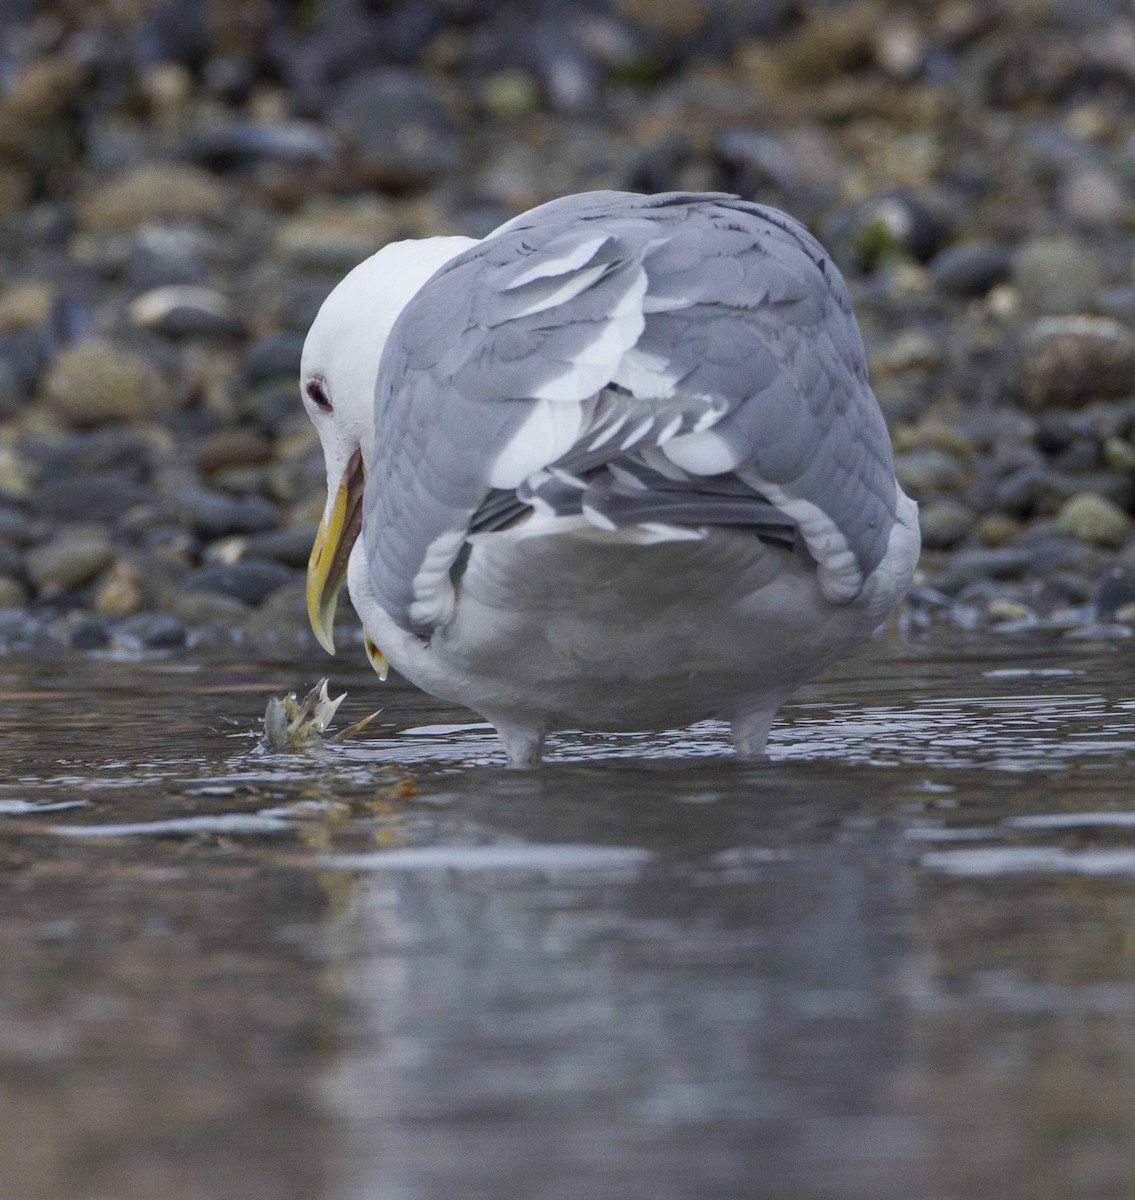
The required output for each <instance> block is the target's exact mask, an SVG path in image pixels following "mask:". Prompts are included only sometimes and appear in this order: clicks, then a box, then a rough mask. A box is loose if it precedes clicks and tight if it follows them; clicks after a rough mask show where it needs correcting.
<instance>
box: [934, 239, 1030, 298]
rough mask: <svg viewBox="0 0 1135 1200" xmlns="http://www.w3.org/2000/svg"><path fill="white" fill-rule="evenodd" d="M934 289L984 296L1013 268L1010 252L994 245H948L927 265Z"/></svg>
mask: <svg viewBox="0 0 1135 1200" xmlns="http://www.w3.org/2000/svg"><path fill="white" fill-rule="evenodd" d="M929 269H930V278H931V280H932V281H933V283H934V286H935V287H936V288H937V289H938V290H939V291H940V292H945V293H946V294H947V295H950V296H964V297H972V296H984V295H985V294H986V293H987V292H989V291H990V290H991V289H993V288H995V287H996V286H997V285H998V284H1001V283H1005V282H1006V281H1007V280H1008V279H1009V277H1010V275H1011V274H1012V269H1013V255H1012V251H1011V250H1010V249H1009V248H1008V247H1007V246H1002V245H998V244H997V243H995V242H966V243H963V244H961V245H958V246H948V247H947V248H946V249H945V250H943V251H942V252H941V253H940V254H936V255H935V256H934V258H933V259H932V260H931V262H930V268H929Z"/></svg>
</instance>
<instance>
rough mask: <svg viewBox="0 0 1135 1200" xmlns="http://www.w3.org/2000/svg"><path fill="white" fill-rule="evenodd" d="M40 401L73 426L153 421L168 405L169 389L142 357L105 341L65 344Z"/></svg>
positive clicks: (48, 376) (49, 373)
mask: <svg viewBox="0 0 1135 1200" xmlns="http://www.w3.org/2000/svg"><path fill="white" fill-rule="evenodd" d="M42 399H43V401H44V403H45V404H46V405H47V406H48V407H49V408H50V409H51V410H52V411H53V412H55V413H56V414H57V415H59V416H60V417H63V418H64V419H65V420H67V421H69V422H70V423H71V424H73V425H101V424H103V423H104V422H107V421H134V420H139V419H142V418H146V417H152V416H154V415H155V414H157V413H159V412H161V411H163V410H164V409H165V408H167V407H168V405H169V401H170V392H169V388H168V386H167V385H166V382H165V380H163V379H162V377H161V375H160V374H159V373H158V371H157V369H156V368H155V367H153V366H152V365H151V364H150V363H149V362H147V361H146V360H145V359H144V358H140V357H139V356H138V355H136V354H132V353H130V352H129V351H127V350H122V349H120V348H118V347H117V346H112V345H110V344H109V343H108V342H101V341H87V342H79V343H77V344H76V345H73V346H68V347H67V348H66V349H65V350H63V351H62V353H61V354H60V355H59V357H58V358H57V359H56V360H55V362H54V363H53V364H52V366H51V368H50V370H49V371H48V373H47V375H46V377H45V378H44V380H43V384H42Z"/></svg>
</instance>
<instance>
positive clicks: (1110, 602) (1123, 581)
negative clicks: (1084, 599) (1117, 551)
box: [1092, 563, 1135, 620]
mask: <svg viewBox="0 0 1135 1200" xmlns="http://www.w3.org/2000/svg"><path fill="white" fill-rule="evenodd" d="M1129 604H1135V564H1132V563H1128V564H1121V565H1120V566H1117V567H1113V568H1112V569H1111V570H1110V571H1108V573H1107V574H1106V575H1104V577H1103V578H1102V579H1100V581H1099V582H1098V583H1097V584H1096V588H1095V591H1094V592H1093V593H1092V610H1093V612H1094V613H1095V615H1096V619H1097V620H1106V619H1107V618H1108V617H1111V616H1113V615H1114V613H1115V612H1116V610H1117V609H1120V608H1124V607H1125V606H1127V605H1129Z"/></svg>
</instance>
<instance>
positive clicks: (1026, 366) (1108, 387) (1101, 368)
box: [1016, 316, 1135, 410]
mask: <svg viewBox="0 0 1135 1200" xmlns="http://www.w3.org/2000/svg"><path fill="white" fill-rule="evenodd" d="M1133 379H1135V333H1133V332H1132V331H1131V330H1130V329H1129V328H1128V327H1127V326H1126V325H1123V324H1121V323H1120V322H1119V321H1113V320H1111V319H1110V318H1108V317H1083V316H1077V317H1048V318H1046V319H1044V320H1042V321H1037V322H1036V324H1035V325H1033V326H1032V327H1031V328H1030V329H1029V330H1028V331H1027V332H1026V334H1025V336H1024V338H1023V339H1022V342H1021V346H1020V355H1019V361H1018V367H1017V379H1016V388H1017V390H1018V391H1019V393H1020V395H1021V398H1022V399H1023V400H1024V402H1025V404H1026V405H1028V406H1029V407H1030V408H1032V409H1034V410H1035V409H1042V408H1053V407H1058V408H1072V407H1076V406H1078V405H1082V404H1085V403H1087V402H1088V401H1091V400H1103V399H1107V398H1109V397H1115V396H1124V395H1127V394H1128V393H1130V391H1131V387H1132V380H1133Z"/></svg>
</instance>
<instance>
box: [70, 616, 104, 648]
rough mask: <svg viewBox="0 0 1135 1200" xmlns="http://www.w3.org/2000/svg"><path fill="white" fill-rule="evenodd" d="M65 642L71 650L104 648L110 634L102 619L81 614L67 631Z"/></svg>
mask: <svg viewBox="0 0 1135 1200" xmlns="http://www.w3.org/2000/svg"><path fill="white" fill-rule="evenodd" d="M67 644H68V645H69V646H70V647H71V649H72V650H105V649H106V648H107V646H109V645H110V634H109V633H108V632H107V629H106V626H105V625H104V624H103V623H102V621H100V620H98V619H96V618H94V617H84V616H81V617H80V618H79V619H78V621H76V622H75V623H74V624H72V625H71V626H70V627H69V629H68V631H67Z"/></svg>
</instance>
